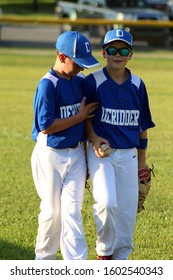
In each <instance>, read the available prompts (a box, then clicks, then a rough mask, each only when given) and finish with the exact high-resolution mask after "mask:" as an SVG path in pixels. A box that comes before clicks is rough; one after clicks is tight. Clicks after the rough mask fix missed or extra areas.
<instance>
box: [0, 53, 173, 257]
mask: <svg viewBox="0 0 173 280" xmlns="http://www.w3.org/2000/svg"><path fill="white" fill-rule="evenodd" d="M95 55H97V58H98V59H99V60H100V62H101V65H104V63H105V60H104V59H103V58H101V56H100V52H95ZM54 59H55V51H54V50H45V51H42V50H24V49H23V50H22V49H21V50H16V49H5V48H1V49H0V61H1V63H0V114H1V118H0V127H1V129H0V147H1V153H0V165H1V168H0V186H1V188H0V228H1V230H0V259H8V260H14V259H16V260H21V259H23V260H25V259H34V246H35V238H36V234H37V226H38V225H37V217H38V213H39V199H38V196H37V194H36V191H35V187H34V184H33V180H32V176H31V167H30V157H31V153H32V150H33V147H34V143H33V141H32V139H31V127H32V119H33V110H32V102H33V96H34V92H35V88H36V86H37V83H38V81H39V80H40V78H41V77H42V76H43V75H44V74H45V73H46V71H47V70H48V69H49V68H50V67H51V66H52V65H53V63H54ZM172 63H173V55H172V53H171V52H166V51H164V52H159V51H158V52H151V53H140V52H137V53H136V54H134V57H133V59H132V60H131V61H130V62H129V68H131V70H132V71H133V72H134V73H135V74H137V75H139V76H141V77H142V78H143V80H144V81H145V83H146V86H147V89H148V93H149V99H150V107H151V111H152V115H153V120H154V122H155V123H156V127H155V128H154V129H151V130H150V131H149V148H148V165H151V164H152V163H153V164H154V165H155V178H153V183H152V188H151V191H150V193H149V197H148V200H147V201H146V204H145V208H146V210H145V211H143V212H141V213H139V214H138V215H137V223H136V230H135V246H134V251H133V253H132V254H131V256H130V259H133V260H141V259H143V260H144V259H146V260H147V259H148V260H149V259H151V260H158V259H161V260H167V259H170V260H172V259H173V248H172V244H173V243H172V241H173V240H172V224H173V218H172V217H173V216H172V200H173V192H172V185H173V159H172V155H173V150H172V137H173V123H172V115H173V108H172V104H173V94H172V77H173V68H172ZM84 73H85V74H87V73H89V70H85V71H84ZM127 195H128V194H127ZM92 205H93V199H92V195H91V194H90V193H89V192H88V190H86V192H85V199H84V202H83V209H82V214H83V222H84V227H85V235H86V239H87V243H88V248H89V252H88V257H89V259H96V253H95V241H96V231H95V224H94V221H93V210H92ZM57 258H58V259H61V258H62V257H61V254H60V252H58V253H57Z"/></svg>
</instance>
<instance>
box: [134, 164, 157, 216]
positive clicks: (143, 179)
mask: <svg viewBox="0 0 173 280" xmlns="http://www.w3.org/2000/svg"><path fill="white" fill-rule="evenodd" d="M153 170H154V166H153V165H152V168H150V167H148V166H146V167H145V168H143V169H140V170H138V180H139V184H138V186H139V195H138V209H137V212H138V213H139V212H141V211H142V210H145V208H144V202H145V200H146V197H147V196H148V193H149V190H150V187H151V175H153V176H154V177H155V175H154V172H153Z"/></svg>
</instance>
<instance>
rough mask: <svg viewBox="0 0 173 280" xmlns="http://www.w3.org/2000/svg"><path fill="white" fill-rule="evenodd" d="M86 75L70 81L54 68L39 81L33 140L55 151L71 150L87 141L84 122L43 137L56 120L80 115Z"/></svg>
mask: <svg viewBox="0 0 173 280" xmlns="http://www.w3.org/2000/svg"><path fill="white" fill-rule="evenodd" d="M83 80H84V75H83V74H82V73H78V75H77V76H75V77H72V78H71V80H67V79H65V78H62V77H59V76H58V75H57V74H56V73H55V72H54V71H53V69H50V71H49V72H48V73H47V74H46V75H45V76H44V77H43V78H42V79H41V80H40V82H39V84H38V86H37V89H36V93H35V96H34V122H33V128H32V139H33V140H34V141H36V142H42V143H43V144H44V145H46V146H49V147H52V148H59V149H62V148H68V147H71V146H73V145H74V144H76V143H77V142H79V141H83V140H84V123H83V122H81V123H78V124H76V125H73V126H71V127H69V128H67V129H64V130H62V131H59V132H56V133H53V134H43V133H41V131H42V130H44V129H46V128H48V127H49V126H50V125H51V124H52V123H53V122H54V121H55V119H56V118H61V119H62V118H68V117H71V116H73V115H75V114H78V112H79V107H80V103H81V101H82V98H83V91H82V82H83Z"/></svg>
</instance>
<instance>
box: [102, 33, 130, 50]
mask: <svg viewBox="0 0 173 280" xmlns="http://www.w3.org/2000/svg"><path fill="white" fill-rule="evenodd" d="M113 41H123V42H125V43H127V44H128V45H129V46H130V48H132V46H133V37H132V35H131V34H130V33H129V32H127V31H125V30H123V29H113V30H110V31H108V32H107V33H106V35H105V38H104V41H103V45H102V47H103V48H104V47H105V45H107V44H109V43H111V42H113Z"/></svg>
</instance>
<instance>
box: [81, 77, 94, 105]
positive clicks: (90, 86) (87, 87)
mask: <svg viewBox="0 0 173 280" xmlns="http://www.w3.org/2000/svg"><path fill="white" fill-rule="evenodd" d="M95 92H96V82H95V79H94V77H93V75H92V74H89V75H88V76H86V78H85V79H84V82H83V93H84V97H86V104H89V103H92V102H95V101H96V97H95Z"/></svg>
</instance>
